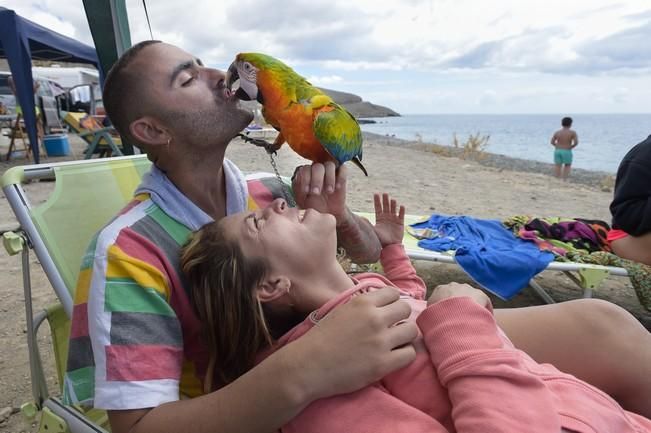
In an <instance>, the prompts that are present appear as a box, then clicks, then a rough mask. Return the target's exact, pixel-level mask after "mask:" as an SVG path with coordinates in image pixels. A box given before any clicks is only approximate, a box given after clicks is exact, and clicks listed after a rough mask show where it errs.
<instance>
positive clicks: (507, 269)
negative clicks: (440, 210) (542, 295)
mask: <svg viewBox="0 0 651 433" xmlns="http://www.w3.org/2000/svg"><path fill="white" fill-rule="evenodd" d="M412 227H414V228H419V229H422V228H430V229H433V230H436V231H438V235H439V237H437V238H434V239H423V240H421V241H419V242H418V246H419V247H421V248H425V249H428V250H433V251H449V250H456V253H455V256H454V257H455V260H456V261H457V263H459V265H460V266H461V267H462V268H463V270H464V271H466V273H468V275H470V276H471V277H472V278H473V279H474V280H475V281H476V282H477V283H478V284H480V285H481V286H482V287H483V288H485V289H486V290H488V291H489V292H491V293H493V294H495V295H497V296H499V297H500V298H502V299H506V300H508V299H510V298H511V297H513V296H514V295H515V294H516V293H518V292H519V291H520V290H522V289H523V288H524V287H526V286H527V284H528V283H529V280H531V279H532V278H533V277H534V276H535V275H536V274H537V273H539V272H540V271H542V270H544V269H545V268H546V267H547V265H548V264H549V263H550V262H551V261H552V260H553V259H554V255H553V254H552V253H549V252H543V251H540V250H539V249H538V247H537V246H536V245H535V244H534V243H532V242H527V241H525V240H522V239H520V238H518V237H516V236H515V235H514V234H513V233H511V231H510V230H508V229H506V228H505V227H504V226H502V223H500V222H499V221H497V220H482V219H476V218H471V217H467V216H446V215H437V214H434V215H432V216H431V217H430V218H429V220H428V221H426V222H422V223H417V224H413V225H412Z"/></svg>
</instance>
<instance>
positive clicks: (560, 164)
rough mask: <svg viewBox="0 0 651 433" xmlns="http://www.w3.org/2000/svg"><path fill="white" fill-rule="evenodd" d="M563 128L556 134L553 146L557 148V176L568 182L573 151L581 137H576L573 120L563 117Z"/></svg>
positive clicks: (555, 160)
mask: <svg viewBox="0 0 651 433" xmlns="http://www.w3.org/2000/svg"><path fill="white" fill-rule="evenodd" d="M561 125H562V126H563V127H562V128H561V129H559V130H558V131H556V132H554V135H553V136H552V139H551V144H552V146H554V147H555V148H556V150H554V164H555V165H556V168H555V173H554V174H555V175H556V177H559V178H561V179H563V180H567V178H568V177H569V176H570V170H571V169H572V149H574V148H575V147H576V146H577V145H578V144H579V136H578V135H576V132H574V131H573V130H572V129H571V128H572V118H571V117H563V120H561Z"/></svg>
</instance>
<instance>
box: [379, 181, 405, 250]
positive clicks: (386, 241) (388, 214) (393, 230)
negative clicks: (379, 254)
mask: <svg viewBox="0 0 651 433" xmlns="http://www.w3.org/2000/svg"><path fill="white" fill-rule="evenodd" d="M373 205H374V206H375V227H374V229H375V234H376V235H377V237H378V239H380V243H381V244H382V248H384V247H386V246H387V245H391V244H400V243H402V236H403V234H404V230H405V207H404V206H402V205H401V206H400V209H398V203H397V202H396V201H395V200H394V199H392V198H390V197H389V194H387V193H384V194H382V198H380V194H377V193H376V194H373Z"/></svg>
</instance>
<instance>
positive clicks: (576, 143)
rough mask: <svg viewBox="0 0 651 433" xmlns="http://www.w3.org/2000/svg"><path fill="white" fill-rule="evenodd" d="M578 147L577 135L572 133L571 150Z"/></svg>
mask: <svg viewBox="0 0 651 433" xmlns="http://www.w3.org/2000/svg"><path fill="white" fill-rule="evenodd" d="M578 145H579V135H578V134H577V133H576V132H574V134H573V135H572V149H574V148H575V147H576V146H578Z"/></svg>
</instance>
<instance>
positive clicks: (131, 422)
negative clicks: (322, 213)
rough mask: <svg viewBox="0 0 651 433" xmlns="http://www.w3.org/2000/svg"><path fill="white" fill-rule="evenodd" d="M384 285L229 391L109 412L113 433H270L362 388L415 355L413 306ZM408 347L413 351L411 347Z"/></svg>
mask: <svg viewBox="0 0 651 433" xmlns="http://www.w3.org/2000/svg"><path fill="white" fill-rule="evenodd" d="M398 297H399V295H398V292H397V291H396V290H395V289H392V288H384V289H381V290H379V291H376V292H372V293H368V294H365V295H360V296H356V297H355V298H354V299H353V300H351V301H350V302H348V303H347V304H345V305H342V306H341V307H340V308H337V309H336V310H335V311H333V312H332V313H331V314H329V315H328V317H326V318H324V319H323V320H322V321H321V322H319V325H318V326H316V327H314V328H312V329H311V330H310V331H309V332H308V333H307V334H306V335H305V336H303V337H302V338H300V339H298V340H297V341H295V342H293V343H291V344H289V345H287V346H285V347H284V348H282V349H280V350H278V351H277V352H276V353H274V354H273V355H271V356H270V357H269V358H267V359H266V360H264V361H263V362H262V363H260V364H259V365H258V366H256V367H255V368H253V369H252V370H250V371H249V372H247V373H246V374H244V375H243V376H241V377H240V378H239V379H237V380H236V381H234V382H233V383H231V384H229V385H228V386H226V387H224V388H222V389H219V390H217V391H214V392H212V393H210V394H208V395H205V396H202V397H198V398H194V399H191V400H181V401H175V402H171V403H165V404H163V405H161V406H159V407H156V408H153V409H141V410H120V411H110V412H109V420H110V422H111V427H112V431H113V432H114V433H127V432H129V433H140V432H156V433H165V432H174V433H183V432H193V433H202V432H211V433H218V432H228V433H237V432H242V433H257V432H260V433H263V432H265V433H268V432H271V431H274V430H277V429H278V428H280V427H281V426H282V425H283V424H285V423H286V422H288V421H289V420H290V419H291V418H292V417H294V416H295V415H296V414H298V413H299V412H300V411H301V410H302V409H303V408H304V407H305V406H307V405H308V404H309V403H311V402H312V401H314V400H316V399H319V398H324V397H329V396H332V395H337V394H343V393H348V392H352V391H355V390H357V389H359V388H362V387H364V386H366V385H368V384H370V383H373V382H375V381H377V380H378V379H380V378H381V377H382V376H384V375H386V374H388V373H389V372H391V371H393V370H395V369H398V368H400V367H403V366H404V365H406V364H408V363H409V362H411V361H412V360H413V359H414V357H415V351H414V348H413V347H412V346H411V345H410V344H409V342H411V341H412V340H413V339H414V338H415V337H416V335H417V329H416V326H415V325H413V326H411V325H409V324H408V323H405V324H403V325H402V326H393V325H394V324H395V323H397V322H399V321H401V320H404V319H406V318H407V317H408V316H409V313H410V308H409V306H408V305H407V304H405V303H403V302H396V301H397V300H398ZM405 344H406V346H404V345H405Z"/></svg>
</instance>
